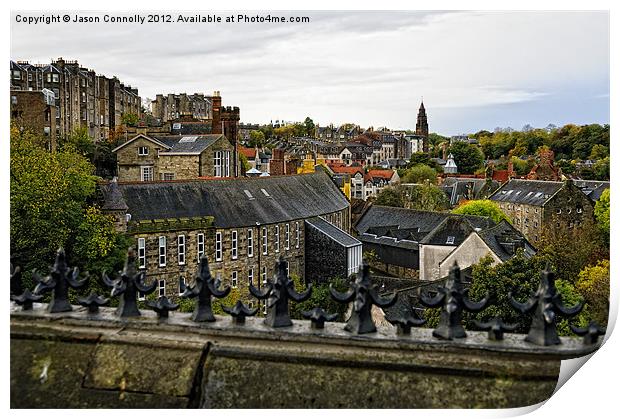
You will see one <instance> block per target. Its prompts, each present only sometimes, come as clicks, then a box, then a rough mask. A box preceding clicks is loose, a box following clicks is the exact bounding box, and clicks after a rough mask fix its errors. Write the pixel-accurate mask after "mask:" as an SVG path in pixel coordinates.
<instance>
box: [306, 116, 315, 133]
mask: <svg viewBox="0 0 620 419" xmlns="http://www.w3.org/2000/svg"><path fill="white" fill-rule="evenodd" d="M304 127H305V129H306V135H307V136H308V137H314V121H313V120H312V119H311V118H310V117H309V116H307V117H306V119H304Z"/></svg>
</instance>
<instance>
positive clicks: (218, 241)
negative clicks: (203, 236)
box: [215, 231, 222, 262]
mask: <svg viewBox="0 0 620 419" xmlns="http://www.w3.org/2000/svg"><path fill="white" fill-rule="evenodd" d="M215 260H216V261H217V262H220V261H221V260H222V232H221V231H218V232H216V233H215Z"/></svg>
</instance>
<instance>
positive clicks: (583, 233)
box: [538, 219, 609, 284]
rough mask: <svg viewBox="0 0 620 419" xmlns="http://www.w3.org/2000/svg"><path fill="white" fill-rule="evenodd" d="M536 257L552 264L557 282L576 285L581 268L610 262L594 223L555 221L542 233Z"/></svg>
mask: <svg viewBox="0 0 620 419" xmlns="http://www.w3.org/2000/svg"><path fill="white" fill-rule="evenodd" d="M538 255H539V256H540V257H541V258H544V259H545V260H548V261H549V262H551V265H552V267H553V269H555V272H556V273H557V275H558V277H559V278H561V279H564V280H566V281H568V282H570V283H571V284H575V282H576V280H577V277H578V275H579V272H581V270H582V269H583V268H585V267H586V266H588V265H592V264H594V263H596V262H597V261H598V260H601V259H608V258H609V249H608V248H607V247H606V245H605V241H604V238H603V235H602V233H601V231H600V230H599V228H598V227H597V226H596V225H595V223H594V221H593V220H590V219H585V220H584V221H583V222H582V223H581V224H580V225H570V224H567V223H566V222H564V221H557V220H555V219H554V220H553V221H552V222H550V223H546V225H545V227H544V228H543V230H542V236H541V240H540V241H539V242H538Z"/></svg>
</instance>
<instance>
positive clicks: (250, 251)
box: [248, 228, 254, 258]
mask: <svg viewBox="0 0 620 419" xmlns="http://www.w3.org/2000/svg"><path fill="white" fill-rule="evenodd" d="M253 256H254V230H253V229H251V228H248V257H249V258H251V257H253Z"/></svg>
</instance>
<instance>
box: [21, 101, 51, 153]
mask: <svg viewBox="0 0 620 419" xmlns="http://www.w3.org/2000/svg"><path fill="white" fill-rule="evenodd" d="M11 119H12V120H13V121H15V123H16V124H17V127H18V128H19V129H30V130H31V131H32V132H33V133H34V134H37V135H42V136H44V137H45V138H47V139H48V148H49V150H51V151H55V150H56V106H54V94H53V92H52V91H51V90H45V91H40V90H39V91H37V90H33V91H22V90H12V91H11Z"/></svg>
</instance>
